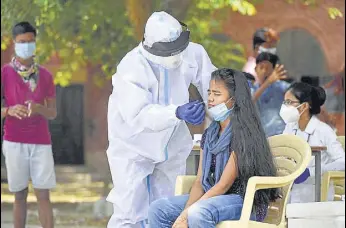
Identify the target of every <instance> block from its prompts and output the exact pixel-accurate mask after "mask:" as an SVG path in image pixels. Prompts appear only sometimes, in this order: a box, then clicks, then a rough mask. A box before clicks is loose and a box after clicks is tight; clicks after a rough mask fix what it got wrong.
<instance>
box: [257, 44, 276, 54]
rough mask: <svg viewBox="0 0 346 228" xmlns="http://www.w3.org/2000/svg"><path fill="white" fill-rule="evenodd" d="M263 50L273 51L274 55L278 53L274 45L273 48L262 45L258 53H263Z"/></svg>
mask: <svg viewBox="0 0 346 228" xmlns="http://www.w3.org/2000/svg"><path fill="white" fill-rule="evenodd" d="M262 52H267V53H271V54H273V55H275V54H276V47H273V48H265V47H263V46H260V47H259V49H258V53H259V54H260V53H262Z"/></svg>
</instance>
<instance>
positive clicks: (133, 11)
mask: <svg viewBox="0 0 346 228" xmlns="http://www.w3.org/2000/svg"><path fill="white" fill-rule="evenodd" d="M126 9H127V12H128V14H129V19H130V22H131V24H132V25H133V27H134V28H135V29H134V30H135V36H136V38H137V39H138V40H142V38H143V34H144V26H145V23H146V22H147V19H148V18H149V16H150V13H151V11H152V9H153V1H152V0H126Z"/></svg>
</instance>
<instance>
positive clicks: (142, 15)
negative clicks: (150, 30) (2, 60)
mask: <svg viewBox="0 0 346 228" xmlns="http://www.w3.org/2000/svg"><path fill="white" fill-rule="evenodd" d="M168 1H169V0H165V1H163V0H116V1H115V0H102V1H100V0H16V1H14V0H2V1H1V37H2V42H1V49H2V50H5V49H7V48H8V47H9V45H10V44H11V42H12V39H11V33H10V32H11V28H12V26H13V24H14V23H15V22H18V21H22V20H26V21H30V22H32V23H34V24H35V25H36V27H37V28H38V30H39V36H38V41H39V42H38V50H37V54H38V56H37V58H38V61H39V62H40V63H45V62H47V61H48V60H49V59H50V58H51V57H52V56H58V57H59V58H58V59H59V60H60V64H61V65H60V69H59V71H58V72H57V73H56V75H55V83H57V84H60V85H62V86H66V85H68V84H69V82H70V79H71V78H72V77H73V76H74V75H75V74H78V71H79V70H80V69H82V68H86V67H90V65H91V64H92V67H93V69H96V70H95V72H98V75H96V77H94V78H93V80H94V81H95V82H96V83H97V84H99V85H100V86H102V82H104V81H105V80H106V78H107V77H109V76H111V75H112V74H113V73H114V72H115V66H116V65H117V63H118V62H119V61H120V59H121V58H122V57H123V56H124V55H125V53H126V52H128V51H129V50H130V49H132V48H133V47H134V46H135V45H136V44H137V43H138V42H139V41H140V39H141V37H142V33H143V27H144V24H145V22H146V19H147V17H148V16H149V14H150V12H151V11H152V10H153V8H154V7H156V6H157V5H159V4H158V3H161V4H162V3H163V2H168ZM180 1H190V2H191V4H189V6H190V7H188V9H184V10H185V11H186V14H185V15H186V18H185V19H184V21H185V22H186V23H187V24H188V25H189V28H190V30H191V31H193V32H192V40H193V41H195V42H197V43H201V44H202V45H203V46H204V47H205V48H206V50H207V51H208V53H209V55H210V56H211V58H212V59H213V62H214V63H215V65H216V66H228V67H233V68H236V69H239V68H241V66H242V65H243V64H244V62H245V55H244V49H243V47H242V46H241V45H239V44H237V43H234V42H232V41H230V40H227V39H226V40H225V41H221V40H219V39H218V38H215V34H221V33H222V30H221V25H220V23H219V22H220V21H222V19H223V18H222V16H223V15H226V13H227V10H228V9H229V8H231V9H232V10H234V11H236V12H239V13H241V14H242V15H246V16H253V15H255V14H256V7H255V6H256V4H258V3H260V2H261V0H180ZM285 1H288V2H293V1H295V0H285ZM299 1H301V2H302V4H305V5H309V6H312V7H313V6H315V7H316V6H318V2H319V1H318V0H299ZM215 10H218V13H217V14H215V13H214V12H215ZM327 10H328V13H329V15H330V17H331V18H332V19H336V18H337V17H343V15H342V13H341V12H340V11H339V10H338V9H336V8H329V9H327ZM222 12H225V13H224V14H223V13H222ZM221 53H222V54H221ZM97 69H100V70H97Z"/></svg>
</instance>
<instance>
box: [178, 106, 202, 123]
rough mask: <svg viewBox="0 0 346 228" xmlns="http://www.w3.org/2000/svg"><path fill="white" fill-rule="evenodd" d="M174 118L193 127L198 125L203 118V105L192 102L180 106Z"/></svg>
mask: <svg viewBox="0 0 346 228" xmlns="http://www.w3.org/2000/svg"><path fill="white" fill-rule="evenodd" d="M176 116H177V118H178V119H180V120H184V121H186V122H187V123H190V124H193V125H200V124H202V123H203V121H204V118H205V108H204V103H203V102H200V101H193V102H190V103H187V104H184V105H182V106H179V107H178V108H177V111H176Z"/></svg>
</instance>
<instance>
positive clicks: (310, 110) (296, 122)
mask: <svg viewBox="0 0 346 228" xmlns="http://www.w3.org/2000/svg"><path fill="white" fill-rule="evenodd" d="M325 101H326V93H325V91H324V89H323V88H321V87H314V86H311V85H309V84H306V83H301V82H299V83H295V84H293V85H292V86H291V87H290V88H289V89H288V91H287V92H286V94H285V101H284V104H283V105H282V108H281V111H280V115H281V117H282V119H283V120H284V121H285V122H286V124H287V125H286V128H285V130H284V134H294V135H297V136H300V137H302V138H303V139H305V140H306V141H307V142H308V143H309V144H310V145H311V146H322V147H327V150H326V151H323V152H322V173H324V172H327V171H345V151H344V149H343V147H342V145H341V143H340V142H339V141H338V140H337V136H336V134H335V132H334V131H333V129H332V128H331V127H330V126H329V125H327V124H326V123H324V122H322V121H320V120H319V119H318V118H317V116H316V115H318V114H319V113H320V112H321V106H322V105H323V104H324V102H325ZM314 159H315V158H313V159H312V161H311V163H310V165H309V166H308V168H307V169H306V170H305V172H304V173H303V174H302V175H301V176H300V177H299V178H297V179H296V180H295V184H294V185H293V188H292V193H291V203H308V202H315V178H314V176H315V161H314ZM328 198H329V200H330V201H332V200H333V198H334V188H333V186H332V185H331V188H330V191H329V197H328Z"/></svg>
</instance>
